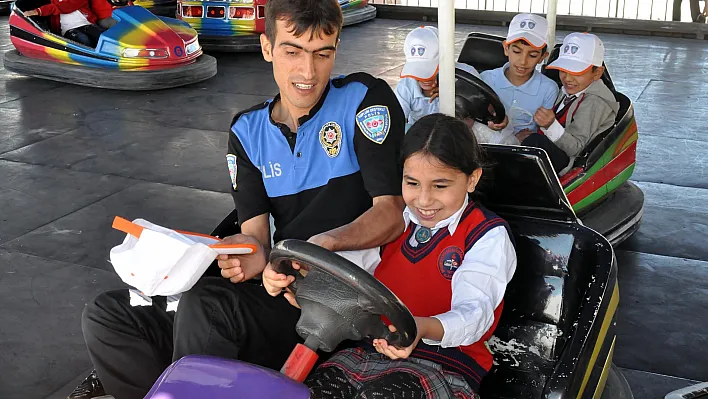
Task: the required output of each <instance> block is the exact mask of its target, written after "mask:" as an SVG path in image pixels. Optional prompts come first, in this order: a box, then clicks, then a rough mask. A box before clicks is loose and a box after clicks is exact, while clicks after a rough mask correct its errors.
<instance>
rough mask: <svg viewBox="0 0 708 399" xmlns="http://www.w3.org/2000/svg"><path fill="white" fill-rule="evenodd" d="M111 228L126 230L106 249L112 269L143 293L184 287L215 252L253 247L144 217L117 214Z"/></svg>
mask: <svg viewBox="0 0 708 399" xmlns="http://www.w3.org/2000/svg"><path fill="white" fill-rule="evenodd" d="M113 228H115V229H117V230H120V231H123V232H124V233H127V234H126V237H125V239H124V240H123V243H122V244H120V245H118V246H116V247H113V248H112V249H111V252H110V259H111V263H112V264H113V268H114V269H115V271H116V273H118V275H119V276H120V278H121V279H122V280H123V281H124V282H125V283H126V284H129V285H131V286H132V287H135V288H136V289H138V290H140V291H141V292H142V293H143V294H144V295H147V296H155V295H159V296H170V295H177V294H180V293H182V292H185V291H188V290H189V289H190V288H192V287H193V286H194V284H195V283H196V282H197V280H199V278H200V277H201V276H202V275H203V274H204V272H205V271H206V269H207V268H208V267H209V265H210V264H211V263H212V262H213V261H214V260H215V259H216V257H217V256H218V255H219V254H235V255H239V254H242V255H245V254H250V253H253V252H255V251H256V247H255V246H253V245H247V244H224V243H222V242H221V240H220V239H218V238H216V237H211V236H207V235H203V234H198V233H191V232H186V231H179V230H171V229H168V228H165V227H162V226H158V225H156V224H154V223H150V222H148V221H147V220H144V219H135V220H134V221H132V222H130V221H128V220H126V219H123V218H121V217H116V218H115V220H114V221H113Z"/></svg>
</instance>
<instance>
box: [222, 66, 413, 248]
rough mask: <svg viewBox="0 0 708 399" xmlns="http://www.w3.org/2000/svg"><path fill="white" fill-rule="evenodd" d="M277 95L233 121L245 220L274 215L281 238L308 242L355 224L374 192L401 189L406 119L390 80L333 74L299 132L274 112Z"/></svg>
mask: <svg viewBox="0 0 708 399" xmlns="http://www.w3.org/2000/svg"><path fill="white" fill-rule="evenodd" d="M279 98H280V97H279V95H278V96H276V97H275V98H274V99H273V100H270V101H266V102H265V103H262V104H259V105H257V106H255V107H253V108H251V109H250V110H247V111H244V112H243V113H240V114H238V115H236V117H235V118H234V122H233V123H232V127H231V132H230V133H231V134H230V139H229V153H228V155H227V163H228V166H229V172H230V174H231V181H232V186H233V189H232V195H233V199H234V203H235V205H236V211H237V213H238V219H239V221H241V222H243V221H246V220H249V219H251V218H253V217H255V216H258V215H261V214H264V213H270V214H271V215H272V216H273V218H274V220H275V228H276V231H275V235H274V240H275V241H276V242H277V241H279V240H282V239H285V238H296V239H301V240H307V239H309V238H310V237H312V236H314V235H316V234H319V233H322V232H325V231H329V230H331V229H334V228H337V227H341V226H344V225H346V224H348V223H351V222H352V221H354V220H355V219H356V218H357V217H359V216H360V215H361V214H362V213H364V212H365V211H366V210H368V209H369V208H371V206H372V199H373V198H374V197H378V196H384V195H401V178H402V176H401V175H402V172H401V167H400V165H399V155H400V148H401V145H402V142H403V135H404V126H405V120H404V116H403V111H402V110H401V107H400V105H399V104H398V100H397V99H396V96H395V95H394V93H393V91H392V90H391V88H390V87H389V86H388V84H387V83H386V82H385V81H383V80H381V79H376V78H374V77H372V76H371V75H368V74H365V73H357V74H352V75H349V76H347V77H340V78H337V79H333V80H331V81H330V83H329V85H328V87H327V88H325V91H324V93H323V94H322V97H321V98H320V100H319V102H318V103H317V104H316V105H315V106H314V107H313V109H312V110H311V111H310V113H309V114H308V115H305V116H303V117H301V118H300V120H299V127H298V130H297V132H295V133H294V132H291V131H290V129H289V128H288V127H287V126H286V125H284V124H281V123H277V122H275V121H274V120H273V119H272V118H271V112H272V109H273V106H274V104H275V103H276V102H277V101H279Z"/></svg>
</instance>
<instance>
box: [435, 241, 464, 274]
mask: <svg viewBox="0 0 708 399" xmlns="http://www.w3.org/2000/svg"><path fill="white" fill-rule="evenodd" d="M464 257H465V255H464V254H463V253H462V250H461V249H460V248H457V247H447V248H445V249H443V251H442V252H441V253H440V256H439V257H438V270H439V271H440V274H441V275H442V276H443V277H445V278H446V279H448V280H451V279H452V275H453V274H454V273H455V270H457V268H458V267H460V266H462V259H463V258H464Z"/></svg>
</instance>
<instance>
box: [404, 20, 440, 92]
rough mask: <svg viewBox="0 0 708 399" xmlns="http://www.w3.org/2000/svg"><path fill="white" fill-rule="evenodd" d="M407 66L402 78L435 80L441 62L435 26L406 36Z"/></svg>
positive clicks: (426, 27)
mask: <svg viewBox="0 0 708 399" xmlns="http://www.w3.org/2000/svg"><path fill="white" fill-rule="evenodd" d="M403 52H404V54H405V55H406V64H405V65H404V66H403V70H402V71H401V77H402V78H413V79H416V80H430V79H433V78H435V75H436V74H437V72H438V64H439V62H440V49H439V41H438V29H437V28H435V27H433V26H421V27H420V28H415V29H413V30H412V31H411V33H409V34H408V36H406V42H405V44H404V45H403Z"/></svg>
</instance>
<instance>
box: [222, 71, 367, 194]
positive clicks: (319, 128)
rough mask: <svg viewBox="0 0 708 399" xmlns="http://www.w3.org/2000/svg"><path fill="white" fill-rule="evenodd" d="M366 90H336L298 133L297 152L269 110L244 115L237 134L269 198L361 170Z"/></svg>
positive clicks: (359, 85) (361, 87)
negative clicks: (359, 138) (359, 137)
mask: <svg viewBox="0 0 708 399" xmlns="http://www.w3.org/2000/svg"><path fill="white" fill-rule="evenodd" d="M367 90H368V88H367V87H366V85H364V84H362V83H359V82H356V81H353V82H347V84H345V85H342V86H340V87H337V86H335V85H331V86H330V89H329V92H328V93H327V97H326V98H325V100H324V102H323V104H322V107H321V108H320V109H319V110H318V111H317V113H316V114H315V115H314V116H312V117H311V118H310V119H309V120H307V121H306V122H305V123H303V124H302V125H301V126H300V127H299V128H298V133H297V141H296V143H295V150H294V151H293V150H291V149H290V146H289V144H288V142H287V139H286V138H285V136H284V135H283V133H282V132H281V131H280V129H279V128H278V127H277V126H275V125H273V123H271V121H270V116H269V114H268V107H263V108H261V109H259V110H255V111H252V112H249V113H246V114H243V115H241V117H240V118H238V120H236V123H235V124H234V125H233V127H232V132H233V133H234V134H236V136H237V137H238V138H239V140H240V141H241V144H242V146H243V148H244V150H245V151H246V153H247V155H248V157H249V158H250V159H251V162H253V164H254V165H255V166H256V167H257V168H259V169H260V170H261V174H262V176H263V182H264V185H265V188H266V192H267V193H268V196H269V197H271V198H273V197H281V196H286V195H293V194H297V193H300V192H302V191H304V190H310V189H314V188H318V187H322V186H324V185H326V184H327V182H328V181H329V180H330V179H335V178H338V177H342V176H347V175H350V174H353V173H356V172H358V171H359V162H358V160H357V157H356V152H355V151H354V134H355V132H356V129H355V126H356V120H355V119H356V118H355V115H356V113H357V109H358V108H359V105H360V104H361V102H362V100H363V99H364V96H366V92H367Z"/></svg>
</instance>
